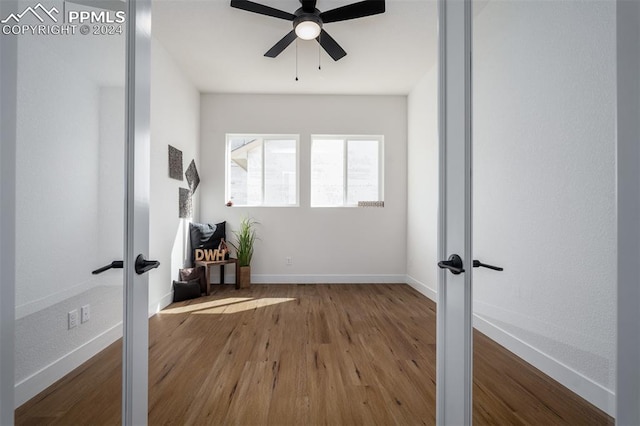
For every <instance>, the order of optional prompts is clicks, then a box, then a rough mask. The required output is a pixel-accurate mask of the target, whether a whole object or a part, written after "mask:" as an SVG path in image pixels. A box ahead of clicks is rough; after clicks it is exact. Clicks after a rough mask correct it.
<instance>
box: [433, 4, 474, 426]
mask: <svg viewBox="0 0 640 426" xmlns="http://www.w3.org/2000/svg"><path fill="white" fill-rule="evenodd" d="M471 17H472V15H471V0H462V1H461V0H438V139H439V145H438V151H439V157H440V158H439V180H440V182H439V185H440V186H439V191H438V192H439V194H438V197H439V201H438V205H439V210H438V260H440V261H444V260H447V259H448V258H449V256H450V255H453V254H457V255H459V256H460V257H461V258H462V263H463V268H464V272H462V273H458V274H454V273H452V272H450V271H447V270H446V269H440V270H439V271H438V294H437V297H438V309H437V325H436V327H437V332H436V383H437V385H436V423H437V424H438V425H468V424H471V417H472V413H471V412H472V406H473V404H472V401H473V398H472V382H473V362H472V358H473V309H472V278H473V266H472V265H473V254H472V240H471V237H472V228H471V226H472V220H471V219H472V208H471V207H472V205H471V202H472V195H473V193H472V187H471V183H472V179H471V164H472V151H471V130H472V127H471V123H472V121H471V119H472V108H471V94H472V90H471V83H472V82H471V38H472V37H471V36H472V34H471Z"/></svg>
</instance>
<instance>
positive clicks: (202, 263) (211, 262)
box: [196, 258, 240, 296]
mask: <svg viewBox="0 0 640 426" xmlns="http://www.w3.org/2000/svg"><path fill="white" fill-rule="evenodd" d="M231 263H234V264H235V265H236V288H238V277H239V276H240V268H239V267H238V259H232V258H229V259H227V260H196V266H204V270H205V272H206V273H205V276H206V277H207V286H206V293H205V294H206V295H207V296H208V295H209V294H211V267H212V266H220V284H224V265H229V264H231Z"/></svg>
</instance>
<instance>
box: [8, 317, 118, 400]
mask: <svg viewBox="0 0 640 426" xmlns="http://www.w3.org/2000/svg"><path fill="white" fill-rule="evenodd" d="M121 337H122V323H119V324H117V325H115V326H113V327H111V328H109V329H108V330H107V331H105V332H103V333H101V334H100V335H98V336H96V337H94V338H93V339H91V340H89V341H88V342H86V343H85V344H83V345H82V346H80V347H78V348H76V349H74V350H73V351H71V352H69V353H68V354H66V355H64V356H63V357H61V358H59V359H57V360H56V361H54V362H52V363H51V364H49V365H47V366H46V367H44V368H42V369H41V370H39V371H37V372H35V373H33V374H32V375H30V376H29V377H27V378H25V379H24V380H21V381H20V382H18V383H16V385H15V407H16V408H17V407H19V406H21V405H22V404H24V403H25V402H27V401H28V400H30V399H31V398H33V397H34V396H36V395H37V394H39V393H40V392H42V391H43V390H45V389H46V388H47V387H49V386H51V385H52V384H53V383H55V382H56V381H57V380H60V379H61V378H63V377H64V376H66V375H67V374H69V373H70V372H71V371H73V370H74V369H75V368H77V367H79V366H80V365H81V364H82V363H84V362H85V361H87V360H88V359H90V358H92V357H93V356H95V355H96V354H98V353H99V352H100V351H102V350H104V349H105V348H106V347H107V346H109V345H110V344H112V343H113V342H115V341H116V340H118V339H119V338H121Z"/></svg>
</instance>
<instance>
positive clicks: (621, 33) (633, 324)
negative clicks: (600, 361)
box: [616, 0, 640, 425]
mask: <svg viewBox="0 0 640 426" xmlns="http://www.w3.org/2000/svg"><path fill="white" fill-rule="evenodd" d="M616 32H617V35H616V51H617V60H616V62H617V69H616V73H617V79H616V83H617V98H616V102H617V114H616V120H617V123H616V126H617V129H616V130H617V132H616V135H617V138H616V139H617V140H616V148H617V152H616V167H617V171H616V172H617V182H616V185H617V188H616V189H617V191H616V192H617V193H616V202H617V213H618V217H617V237H618V238H617V239H618V241H617V244H618V246H617V249H618V253H617V262H618V265H617V272H618V302H617V311H618V312H617V318H618V324H617V331H618V333H617V351H616V352H617V353H616V356H617V361H616V370H617V371H616V423H617V424H621V425H637V424H640V407H638V401H639V400H640V373H639V372H638V366H639V365H640V266H638V265H639V263H638V259H640V82H639V81H638V75H640V49H638V45H640V3H639V2H638V1H635V0H618V1H617V3H616Z"/></svg>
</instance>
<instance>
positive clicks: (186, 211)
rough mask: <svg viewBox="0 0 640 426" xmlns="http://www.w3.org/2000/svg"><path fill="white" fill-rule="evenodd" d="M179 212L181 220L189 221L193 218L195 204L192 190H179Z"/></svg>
mask: <svg viewBox="0 0 640 426" xmlns="http://www.w3.org/2000/svg"><path fill="white" fill-rule="evenodd" d="M179 190H180V193H179V199H178V210H179V217H180V219H188V218H191V217H192V216H193V203H192V198H191V195H192V194H191V190H189V189H187V188H179Z"/></svg>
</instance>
